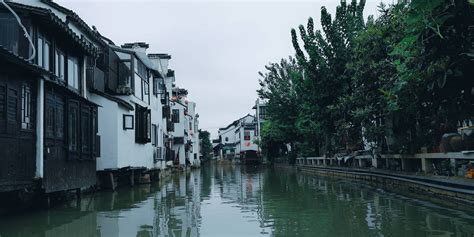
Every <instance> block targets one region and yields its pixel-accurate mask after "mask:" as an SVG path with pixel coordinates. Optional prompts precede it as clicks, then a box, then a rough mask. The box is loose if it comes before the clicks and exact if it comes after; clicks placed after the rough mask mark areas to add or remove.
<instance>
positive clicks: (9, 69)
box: [0, 0, 100, 193]
mask: <svg viewBox="0 0 474 237" xmlns="http://www.w3.org/2000/svg"><path fill="white" fill-rule="evenodd" d="M7 4H8V5H9V6H10V7H11V8H12V9H13V11H15V12H16V13H17V14H18V15H19V17H20V19H21V22H22V24H23V25H24V26H25V29H26V30H27V31H28V33H29V36H30V37H31V42H30V43H29V42H28V39H27V38H26V37H25V36H24V32H23V31H22V28H21V27H20V25H19V23H18V22H17V20H16V19H15V16H14V15H13V14H12V13H11V12H10V11H9V10H7V9H6V8H4V7H3V6H2V7H1V8H0V61H1V63H0V71H1V73H0V146H1V147H0V192H4V191H15V190H25V188H28V187H32V186H33V184H39V186H38V187H39V188H41V189H42V190H43V191H44V192H46V193H51V192H56V191H63V190H72V189H80V188H86V187H89V186H92V185H94V184H95V183H96V179H95V169H96V161H95V159H96V157H97V156H98V155H99V150H100V149H99V148H100V139H99V137H98V136H96V135H97V128H98V124H97V105H96V104H95V103H93V102H92V101H91V100H90V99H89V98H88V91H87V83H88V81H89V79H90V78H89V77H90V74H88V73H87V71H88V69H89V68H90V67H92V64H91V63H92V62H93V61H94V60H95V58H96V57H97V55H98V49H97V47H95V44H100V39H98V38H97V37H96V36H95V34H93V32H92V31H90V29H89V28H88V27H87V26H86V25H85V23H84V22H83V21H82V20H81V19H80V18H79V17H78V16H77V15H76V14H75V13H74V12H72V11H70V10H68V9H65V8H62V7H60V6H59V5H57V4H55V3H53V2H51V1H48V0H36V1H9V2H8V3H7ZM33 48H34V49H35V50H33ZM33 52H34V58H31V59H28V58H29V57H31V55H33Z"/></svg>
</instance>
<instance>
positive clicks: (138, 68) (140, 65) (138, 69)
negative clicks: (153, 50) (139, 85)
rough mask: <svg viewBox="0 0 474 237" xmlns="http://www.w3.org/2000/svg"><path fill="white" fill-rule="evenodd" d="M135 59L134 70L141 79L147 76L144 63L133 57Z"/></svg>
mask: <svg viewBox="0 0 474 237" xmlns="http://www.w3.org/2000/svg"><path fill="white" fill-rule="evenodd" d="M135 61H136V62H137V63H136V64H135V72H136V73H137V74H138V75H139V76H140V77H141V78H142V79H146V78H148V76H147V71H146V66H145V64H143V63H142V61H140V60H138V59H137V58H135Z"/></svg>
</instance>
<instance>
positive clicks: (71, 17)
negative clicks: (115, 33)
mask: <svg viewBox="0 0 474 237" xmlns="http://www.w3.org/2000/svg"><path fill="white" fill-rule="evenodd" d="M41 2H43V3H45V4H47V5H49V6H51V7H53V8H55V9H56V10H58V11H60V12H62V13H64V14H66V15H67V19H69V20H71V21H73V22H75V23H76V24H77V25H78V26H79V27H80V28H81V29H82V30H84V31H85V32H86V33H87V34H88V35H89V36H90V37H91V38H92V39H94V40H95V41H96V43H100V44H102V45H103V46H104V45H105V43H104V42H103V41H102V36H101V35H100V34H99V33H98V32H97V31H95V30H93V29H91V28H90V27H89V25H87V23H86V22H84V21H83V20H82V19H81V18H80V17H79V15H77V14H76V13H75V12H74V11H72V10H70V9H67V8H65V7H63V6H61V5H59V4H57V3H55V2H53V1H51V0H41Z"/></svg>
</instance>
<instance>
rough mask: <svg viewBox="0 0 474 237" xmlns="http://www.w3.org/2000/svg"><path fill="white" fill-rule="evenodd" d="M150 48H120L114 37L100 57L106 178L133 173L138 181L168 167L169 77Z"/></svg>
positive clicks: (101, 167)
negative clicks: (164, 97)
mask: <svg viewBox="0 0 474 237" xmlns="http://www.w3.org/2000/svg"><path fill="white" fill-rule="evenodd" d="M147 48H148V44H146V43H143V42H137V43H127V44H124V45H122V46H121V47H118V46H115V45H114V44H113V42H111V41H109V42H108V45H107V46H106V47H105V48H104V49H103V53H102V54H101V57H100V58H99V60H98V61H97V67H96V69H95V70H96V71H95V73H94V74H95V75H96V77H95V78H94V88H93V92H94V94H95V95H94V96H92V97H91V98H92V100H93V101H95V102H96V103H97V104H99V105H100V106H101V107H100V108H99V123H100V124H102V125H103V126H100V127H99V134H100V135H101V136H102V137H103V138H105V139H107V143H104V144H103V146H102V152H101V154H102V155H101V157H100V158H99V159H98V160H97V171H99V174H100V177H103V178H104V179H101V180H110V175H111V174H112V175H113V174H114V173H119V175H120V174H125V175H129V176H130V182H132V184H133V183H134V181H135V180H136V179H138V178H140V177H143V176H144V175H145V174H146V173H148V172H151V171H154V170H160V169H163V168H164V162H163V158H164V155H163V152H162V151H163V150H164V149H163V148H164V136H163V131H164V130H163V104H162V94H163V93H164V91H163V90H162V88H163V86H162V85H163V83H164V77H163V76H162V75H161V73H160V72H159V71H158V65H156V64H155V63H153V62H152V61H151V60H150V59H149V57H148V55H147V54H146V50H147ZM111 185H112V187H113V186H114V185H115V184H114V183H112V184H111Z"/></svg>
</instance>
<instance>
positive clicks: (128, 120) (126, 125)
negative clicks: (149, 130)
mask: <svg viewBox="0 0 474 237" xmlns="http://www.w3.org/2000/svg"><path fill="white" fill-rule="evenodd" d="M129 129H133V115H131V114H124V115H123V130H129Z"/></svg>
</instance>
